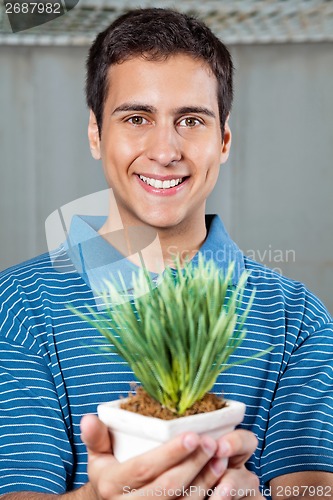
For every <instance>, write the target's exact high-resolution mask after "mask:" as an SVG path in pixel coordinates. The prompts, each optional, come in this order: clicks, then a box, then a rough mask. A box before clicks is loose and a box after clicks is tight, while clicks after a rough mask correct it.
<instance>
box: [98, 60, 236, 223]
mask: <svg viewBox="0 0 333 500" xmlns="http://www.w3.org/2000/svg"><path fill="white" fill-rule="evenodd" d="M89 138H90V146H91V150H92V153H93V156H94V157H95V158H101V159H102V161H103V167H104V172H105V176H106V180H107V182H108V184H109V186H110V187H111V188H112V189H113V192H114V196H115V198H116V200H117V203H118V207H119V211H120V215H121V217H122V220H123V223H124V224H133V225H136V224H142V223H143V224H148V225H150V226H153V227H156V228H157V229H159V228H160V229H162V228H163V229H167V228H170V229H176V228H178V229H183V230H184V229H185V228H189V227H192V228H193V227H194V226H193V224H197V223H198V221H202V220H204V212H205V202H206V199H207V197H208V195H209V194H210V192H211V191H212V189H213V187H214V185H215V182H216V180H217V176H218V171H219V165H220V163H223V162H224V161H226V159H227V157H228V153H229V146H230V131H229V127H228V125H226V130H225V138H224V143H222V135H221V129H220V122H219V110H218V102H217V81H216V78H215V76H214V75H213V74H212V73H211V71H210V69H209V67H208V66H207V65H206V64H205V63H204V62H202V61H201V60H195V59H193V58H191V57H189V56H186V55H176V56H172V57H170V58H168V59H167V60H164V61H147V60H145V59H143V58H141V57H136V58H133V59H130V60H128V61H126V62H124V63H122V64H117V65H114V66H112V67H111V68H110V70H109V91H108V96H107V100H106V103H105V107H104V115H103V128H102V134H101V140H99V138H98V132H97V125H96V120H95V117H94V115H93V113H91V118H90V124H89Z"/></svg>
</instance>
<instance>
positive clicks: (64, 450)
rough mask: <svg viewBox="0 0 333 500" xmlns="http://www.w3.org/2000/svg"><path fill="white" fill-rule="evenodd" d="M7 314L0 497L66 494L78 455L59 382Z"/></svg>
mask: <svg viewBox="0 0 333 500" xmlns="http://www.w3.org/2000/svg"><path fill="white" fill-rule="evenodd" d="M2 312H3V314H2V315H0V319H1V322H0V331H1V336H0V428H1V433H0V494H4V493H8V492H13V491H24V490H25V491H39V492H45V493H64V492H65V491H66V490H67V489H68V485H69V482H70V477H71V474H72V469H73V454H72V450H71V444H70V439H69V432H68V429H67V428H66V425H65V421H64V417H63V414H62V409H61V405H60V404H59V399H58V395H57V391H56V387H55V382H54V379H53V377H52V374H51V371H50V368H49V366H48V363H47V362H46V360H45V359H44V357H43V356H42V355H41V354H40V352H38V349H37V348H36V345H31V344H32V343H31V342H30V345H29V341H28V339H29V330H28V329H27V328H26V327H25V326H24V322H22V321H19V319H17V318H16V317H15V316H14V315H13V314H10V313H9V312H8V311H7V312H4V311H2ZM14 333H15V335H16V338H13V336H14V335H13V334H14ZM22 339H24V340H25V341H22Z"/></svg>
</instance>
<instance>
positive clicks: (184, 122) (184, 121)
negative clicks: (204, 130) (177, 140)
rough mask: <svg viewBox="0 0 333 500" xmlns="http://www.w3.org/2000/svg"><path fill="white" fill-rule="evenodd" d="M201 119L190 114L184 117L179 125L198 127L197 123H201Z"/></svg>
mask: <svg viewBox="0 0 333 500" xmlns="http://www.w3.org/2000/svg"><path fill="white" fill-rule="evenodd" d="M201 123H202V122H201V121H200V120H199V119H198V118H193V117H191V116H188V117H187V118H183V119H182V120H181V121H180V122H179V125H180V126H181V127H189V128H192V127H196V126H197V125H201Z"/></svg>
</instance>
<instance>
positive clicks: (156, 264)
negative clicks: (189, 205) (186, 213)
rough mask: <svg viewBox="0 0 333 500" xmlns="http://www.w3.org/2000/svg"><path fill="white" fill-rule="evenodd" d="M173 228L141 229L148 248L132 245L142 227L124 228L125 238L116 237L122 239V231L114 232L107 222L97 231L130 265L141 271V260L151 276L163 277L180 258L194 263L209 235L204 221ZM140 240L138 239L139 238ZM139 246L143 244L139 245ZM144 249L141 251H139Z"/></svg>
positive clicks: (182, 260)
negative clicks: (145, 237) (162, 273)
mask: <svg viewBox="0 0 333 500" xmlns="http://www.w3.org/2000/svg"><path fill="white" fill-rule="evenodd" d="M184 226H185V225H184V224H183V225H182V227H177V226H176V227H174V228H167V229H166V228H151V227H149V226H147V227H144V226H142V231H143V233H144V234H145V236H147V234H148V235H149V231H150V232H151V233H150V235H151V236H150V238H148V239H149V240H150V241H149V244H145V242H144V241H142V240H141V238H140V240H141V241H140V242H138V241H133V234H134V235H135V234H138V232H137V231H138V230H139V229H140V228H139V226H137V227H135V231H134V232H133V226H131V225H126V224H124V227H123V237H122V238H119V237H118V238H117V239H115V237H114V235H115V234H118V235H119V230H118V231H115V229H114V228H113V224H112V222H111V220H110V218H108V219H107V220H106V222H105V224H104V225H103V226H102V227H101V229H100V230H99V231H98V232H99V234H100V235H101V236H102V237H103V238H105V239H106V240H107V241H108V242H109V243H110V244H111V245H112V246H113V247H114V248H116V249H117V250H118V251H119V252H120V253H122V254H123V255H124V256H126V257H127V258H128V260H130V261H131V262H133V263H134V264H136V265H138V266H140V267H141V265H142V260H143V262H144V264H145V266H146V267H147V269H148V270H149V271H151V272H156V273H160V272H162V271H163V270H164V269H165V267H169V266H170V267H172V266H173V263H174V260H175V258H176V257H177V256H179V257H180V260H181V262H185V261H189V260H192V259H193V257H194V256H195V254H196V253H197V252H198V251H199V249H200V247H201V246H202V244H203V243H204V241H205V239H206V235H207V229H206V224H205V217H204V216H203V218H202V219H201V220H199V221H197V223H196V224H194V223H193V221H192V223H191V224H188V226H187V227H184ZM139 237H140V236H138V238H139ZM138 243H143V244H141V245H138ZM140 247H141V248H140Z"/></svg>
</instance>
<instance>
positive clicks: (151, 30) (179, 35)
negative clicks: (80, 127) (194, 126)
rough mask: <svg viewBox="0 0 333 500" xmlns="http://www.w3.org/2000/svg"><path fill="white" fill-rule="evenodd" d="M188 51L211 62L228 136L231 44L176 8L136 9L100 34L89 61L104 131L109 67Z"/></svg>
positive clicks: (91, 95)
mask: <svg viewBox="0 0 333 500" xmlns="http://www.w3.org/2000/svg"><path fill="white" fill-rule="evenodd" d="M175 54H186V55H189V56H191V57H193V58H195V59H201V60H203V61H205V62H206V63H207V64H208V65H209V67H210V68H211V70H212V72H213V74H214V75H215V76H216V79H217V82H218V91H217V99H218V106H219V114H220V124H221V130H222V135H223V132H224V126H225V121H226V118H227V116H228V114H229V112H230V109H231V104H232V97H233V84H232V76H233V64H232V60H231V56H230V53H229V51H228V49H227V48H226V46H225V45H224V44H223V43H222V42H221V40H219V39H218V38H217V37H216V36H215V35H214V34H213V33H212V31H211V30H210V29H209V28H208V27H207V26H206V25H205V24H204V23H203V22H201V21H199V20H198V19H196V18H194V17H191V16H188V15H186V14H184V13H180V12H177V11H174V10H170V9H160V8H148V9H135V10H131V11H129V12H127V13H126V14H124V15H122V16H120V17H119V18H118V19H116V20H115V21H114V22H113V23H112V24H111V25H110V26H109V27H108V28H107V29H106V30H104V31H103V32H102V33H100V34H99V35H97V37H96V39H95V41H94V43H93V44H92V46H91V48H90V51H89V55H88V59H87V80H86V98H87V104H88V106H89V108H91V109H92V111H93V112H94V114H95V116H96V120H97V124H98V129H99V134H100V135H101V131H102V122H103V109H104V104H105V101H106V98H107V94H108V70H109V67H110V66H111V65H113V64H118V63H121V62H124V61H126V60H128V59H131V58H132V57H136V56H139V57H140V56H141V57H144V58H146V59H148V60H161V59H164V58H167V57H169V56H171V55H175Z"/></svg>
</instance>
